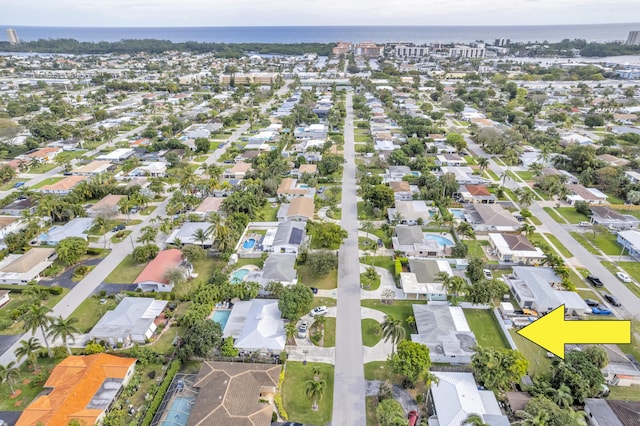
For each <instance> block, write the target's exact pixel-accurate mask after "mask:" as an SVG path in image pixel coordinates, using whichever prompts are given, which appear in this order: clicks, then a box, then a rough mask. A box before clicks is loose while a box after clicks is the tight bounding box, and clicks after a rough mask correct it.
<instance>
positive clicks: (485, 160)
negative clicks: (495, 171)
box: [478, 157, 489, 172]
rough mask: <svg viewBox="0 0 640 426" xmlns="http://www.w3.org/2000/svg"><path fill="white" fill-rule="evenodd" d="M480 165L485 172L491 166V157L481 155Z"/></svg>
mask: <svg viewBox="0 0 640 426" xmlns="http://www.w3.org/2000/svg"><path fill="white" fill-rule="evenodd" d="M478 166H479V167H480V171H481V172H484V171H485V170H487V167H489V159H488V158H486V157H481V158H479V159H478Z"/></svg>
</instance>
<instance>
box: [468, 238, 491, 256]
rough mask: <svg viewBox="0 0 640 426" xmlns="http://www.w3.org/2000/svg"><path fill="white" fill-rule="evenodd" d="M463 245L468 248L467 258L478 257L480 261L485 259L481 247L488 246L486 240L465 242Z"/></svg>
mask: <svg viewBox="0 0 640 426" xmlns="http://www.w3.org/2000/svg"><path fill="white" fill-rule="evenodd" d="M464 244H465V245H466V246H467V247H468V248H469V257H479V258H480V259H485V260H486V256H485V255H484V251H482V247H485V246H488V245H489V241H487V240H475V241H473V240H471V241H469V240H465V241H464Z"/></svg>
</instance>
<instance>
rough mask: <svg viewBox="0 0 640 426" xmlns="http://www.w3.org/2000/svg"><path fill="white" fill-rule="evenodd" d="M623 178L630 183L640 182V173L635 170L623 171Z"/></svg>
mask: <svg viewBox="0 0 640 426" xmlns="http://www.w3.org/2000/svg"><path fill="white" fill-rule="evenodd" d="M624 176H625V177H626V178H627V179H629V182H630V183H638V182H640V173H638V172H637V171H635V170H625V172H624Z"/></svg>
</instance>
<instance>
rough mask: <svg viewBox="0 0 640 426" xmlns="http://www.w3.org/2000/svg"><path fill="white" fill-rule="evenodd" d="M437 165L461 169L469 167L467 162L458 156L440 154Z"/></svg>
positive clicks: (437, 157)
mask: <svg viewBox="0 0 640 426" xmlns="http://www.w3.org/2000/svg"><path fill="white" fill-rule="evenodd" d="M436 165H438V166H447V167H461V166H466V165H467V160H465V159H464V157H461V156H459V155H458V154H438V155H437V156H436Z"/></svg>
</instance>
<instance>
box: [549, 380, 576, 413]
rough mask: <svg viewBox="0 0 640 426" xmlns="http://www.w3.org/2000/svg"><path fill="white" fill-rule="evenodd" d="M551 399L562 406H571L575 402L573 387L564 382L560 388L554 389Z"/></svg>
mask: <svg viewBox="0 0 640 426" xmlns="http://www.w3.org/2000/svg"><path fill="white" fill-rule="evenodd" d="M550 396H551V400H552V401H553V402H555V403H556V404H558V407H560V408H569V407H571V404H573V395H571V388H569V386H567V385H565V384H562V385H560V387H558V389H553V390H552V393H551V395H550Z"/></svg>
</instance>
